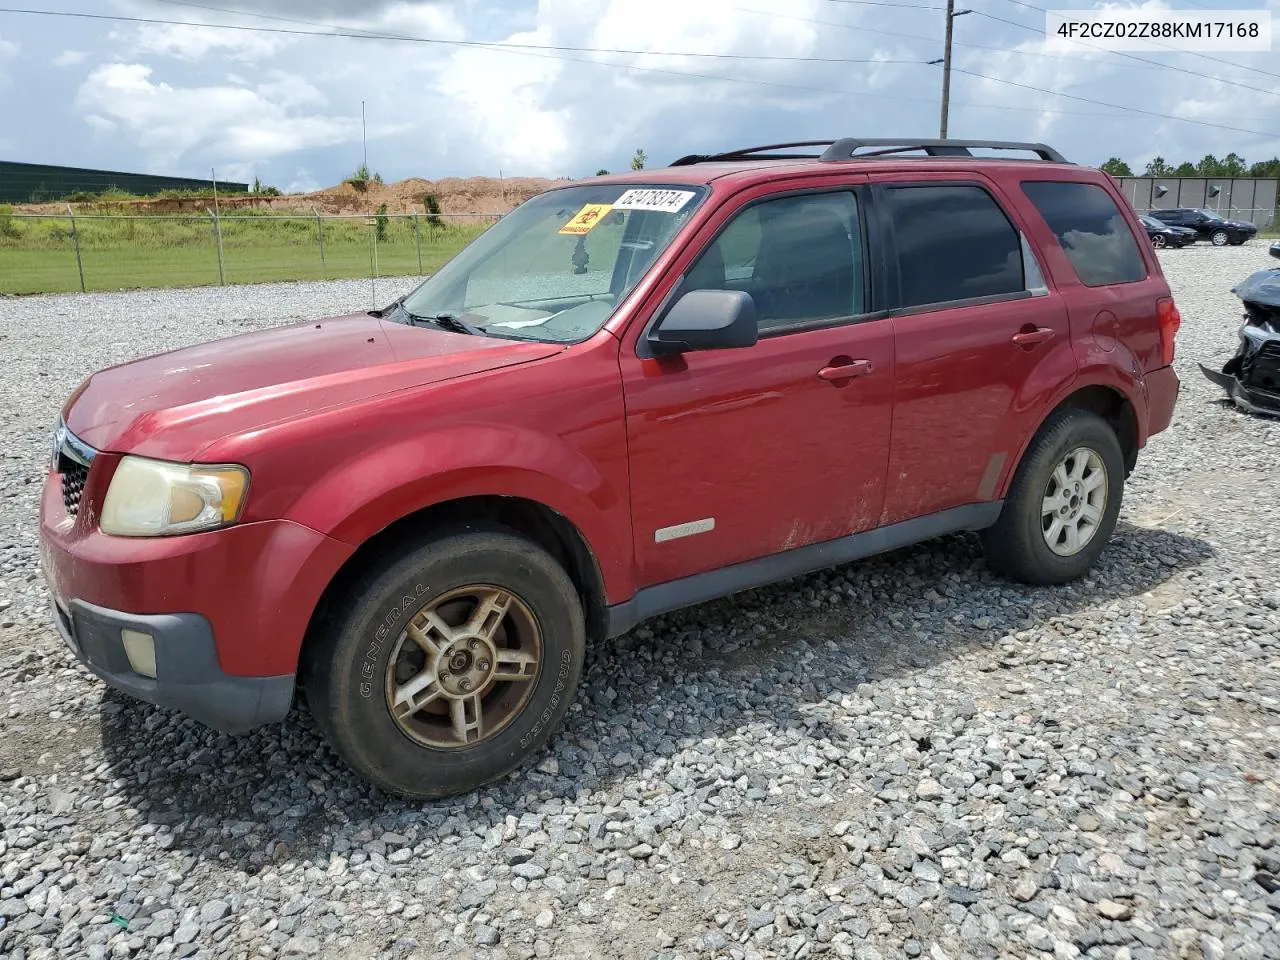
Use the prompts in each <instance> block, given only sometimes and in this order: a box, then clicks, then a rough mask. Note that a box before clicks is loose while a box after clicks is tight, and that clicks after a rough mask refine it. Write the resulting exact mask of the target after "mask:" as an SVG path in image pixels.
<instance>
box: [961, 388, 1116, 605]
mask: <svg viewBox="0 0 1280 960" xmlns="http://www.w3.org/2000/svg"><path fill="white" fill-rule="evenodd" d="M1123 494H1124V454H1123V452H1122V451H1121V449H1120V442H1119V440H1118V439H1117V438H1116V434H1115V431H1114V430H1112V429H1111V426H1110V425H1109V424H1108V423H1107V422H1106V421H1105V420H1103V419H1102V418H1101V417H1099V416H1098V415H1097V414H1094V413H1090V412H1089V411H1087V410H1079V409H1075V408H1070V407H1069V408H1066V409H1063V410H1059V411H1058V412H1056V413H1054V414H1052V415H1051V416H1050V417H1049V419H1048V420H1046V421H1045V423H1044V424H1043V426H1041V428H1040V431H1039V432H1038V433H1037V434H1036V436H1035V438H1034V439H1033V440H1032V441H1031V445H1030V447H1028V448H1027V452H1026V455H1025V456H1024V457H1023V458H1022V462H1021V463H1019V464H1018V470H1017V472H1016V473H1015V474H1014V478H1013V483H1012V485H1011V486H1010V489H1009V495H1008V497H1007V498H1006V499H1005V503H1004V508H1003V509H1002V510H1001V512H1000V517H999V519H998V520H997V521H996V523H995V524H994V525H993V526H991V527H989V528H988V529H986V530H984V531H983V532H982V545H983V551H984V552H985V554H986V557H987V564H988V565H989V566H990V567H991V568H992V569H993V570H995V571H996V572H997V573H1000V574H1002V575H1003V576H1006V577H1009V578H1010V579H1012V580H1017V581H1020V582H1022V583H1030V584H1038V585H1049V584H1062V583H1068V582H1070V581H1072V580H1076V579H1079V578H1080V577H1082V576H1084V575H1085V574H1086V573H1088V572H1089V570H1090V569H1091V568H1092V567H1093V565H1094V563H1095V562H1096V561H1097V559H1098V555H1099V554H1101V553H1102V550H1103V548H1104V547H1105V546H1106V543H1107V541H1108V540H1109V539H1110V537H1111V534H1112V532H1113V531H1114V530H1115V525H1116V520H1117V519H1118V518H1119V516H1120V503H1121V499H1122V497H1123Z"/></svg>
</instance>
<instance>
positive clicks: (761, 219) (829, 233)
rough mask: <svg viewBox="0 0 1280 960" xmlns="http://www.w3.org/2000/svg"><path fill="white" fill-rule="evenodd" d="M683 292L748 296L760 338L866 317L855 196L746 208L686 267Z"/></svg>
mask: <svg viewBox="0 0 1280 960" xmlns="http://www.w3.org/2000/svg"><path fill="white" fill-rule="evenodd" d="M685 289H686V290H707V289H717V290H726V289H727V290H743V291H746V292H747V293H749V294H751V297H752V299H753V300H754V301H755V305H756V315H757V317H759V320H760V330H761V332H762V333H764V332H767V331H769V330H774V329H778V328H782V327H787V326H790V325H792V324H797V323H804V322H807V321H815V320H834V319H838V318H841V317H852V316H857V315H858V314H861V313H865V312H866V309H867V308H866V304H865V299H864V291H863V250H862V227H861V223H860V220H859V215H858V202H857V198H856V197H855V196H854V195H853V194H852V193H830V194H804V195H800V196H792V197H780V198H779V199H777V200H767V201H765V202H763V203H757V204H754V205H753V206H750V207H748V208H747V209H746V210H743V211H742V212H741V213H739V214H738V215H737V216H736V217H734V218H733V219H732V220H731V221H729V223H728V225H727V226H726V227H725V228H724V230H723V231H721V233H720V235H719V237H717V238H716V240H715V242H714V243H712V245H711V246H710V247H709V248H707V250H706V251H705V252H704V253H703V254H702V256H701V257H699V258H698V260H697V261H696V262H695V263H694V265H693V266H692V267H691V268H690V270H689V272H688V274H687V275H686V279H685Z"/></svg>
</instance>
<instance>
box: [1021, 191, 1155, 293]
mask: <svg viewBox="0 0 1280 960" xmlns="http://www.w3.org/2000/svg"><path fill="white" fill-rule="evenodd" d="M1022 190H1023V192H1024V193H1025V194H1026V195H1027V197H1028V198H1029V199H1030V200H1031V202H1032V203H1033V204H1035V207H1036V209H1037V210H1039V211H1040V216H1042V217H1044V221H1045V223H1047V224H1048V225H1049V228H1050V229H1051V230H1053V232H1054V233H1055V234H1056V235H1057V237H1058V242H1059V243H1060V244H1062V249H1063V250H1064V251H1065V252H1066V254H1067V259H1068V260H1070V261H1071V266H1072V267H1073V268H1075V271H1076V276H1078V277H1079V278H1080V282H1081V283H1083V284H1084V285H1085V286H1087V287H1102V286H1106V285H1108V284H1112V283H1132V282H1133V281H1135V280H1143V279H1146V276H1147V267H1146V264H1144V263H1143V262H1142V254H1141V253H1140V252H1139V250H1138V243H1137V241H1136V240H1135V239H1134V237H1133V232H1132V231H1131V230H1130V229H1129V224H1128V223H1127V222H1126V221H1125V218H1124V216H1123V215H1122V214H1121V213H1120V208H1119V207H1117V206H1116V205H1115V201H1113V200H1112V199H1111V196H1110V194H1108V193H1107V191H1105V190H1103V189H1102V187H1100V186H1098V185H1097V184H1093V183H1068V182H1065V181H1035V182H1031V181H1028V182H1025V183H1023V184H1022Z"/></svg>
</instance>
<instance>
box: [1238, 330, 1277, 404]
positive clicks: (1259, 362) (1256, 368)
mask: <svg viewBox="0 0 1280 960" xmlns="http://www.w3.org/2000/svg"><path fill="white" fill-rule="evenodd" d="M1244 373H1245V377H1244V379H1245V381H1246V383H1247V384H1248V385H1249V386H1251V387H1254V388H1255V389H1258V390H1266V391H1268V392H1270V393H1280V342H1277V341H1275V340H1272V341H1269V342H1267V343H1264V344H1263V345H1262V346H1261V347H1259V348H1258V352H1257V353H1256V354H1254V356H1253V360H1252V362H1250V363H1249V364H1248V365H1247V369H1246V370H1245V371H1244Z"/></svg>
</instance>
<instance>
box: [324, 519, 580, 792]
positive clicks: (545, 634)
mask: <svg viewBox="0 0 1280 960" xmlns="http://www.w3.org/2000/svg"><path fill="white" fill-rule="evenodd" d="M585 637H586V628H585V623H584V617H583V610H582V602H581V600H580V598H579V596H578V593H577V591H576V590H575V589H574V586H573V583H572V581H570V579H569V577H568V575H567V574H566V573H565V571H564V570H563V568H561V567H560V565H559V564H557V563H556V561H555V560H554V559H553V558H552V557H551V556H550V554H548V553H547V552H546V551H545V550H543V549H542V548H541V547H539V546H537V545H536V544H534V543H532V542H531V541H529V540H526V539H525V538H523V537H520V536H518V535H515V534H513V533H510V532H506V531H503V530H485V531H481V532H462V533H457V534H452V535H446V536H443V537H441V538H439V539H437V540H434V541H432V542H429V543H427V544H425V545H422V546H418V547H416V548H413V549H410V550H408V551H406V552H403V553H401V554H399V555H397V556H395V557H393V558H391V559H389V560H387V561H386V562H384V563H383V564H382V565H381V566H379V567H376V568H374V569H371V570H370V571H369V573H368V574H367V575H366V576H365V577H364V579H362V580H361V581H360V582H359V583H357V584H355V585H354V586H353V587H352V589H351V590H350V592H349V594H348V596H347V598H346V606H345V609H343V610H341V611H340V612H339V613H338V614H337V615H336V616H335V617H333V618H332V619H331V620H330V621H329V622H327V623H325V624H323V625H322V628H321V631H320V633H319V634H318V637H317V641H316V643H315V645H314V646H313V647H312V649H311V650H310V651H309V653H308V658H307V661H308V662H307V664H306V669H305V671H304V679H303V683H304V688H305V690H306V695H307V702H308V704H309V705H310V708H311V711H312V713H313V715H314V716H315V718H316V722H317V724H318V726H319V727H320V729H321V731H322V732H323V733H324V735H325V737H326V739H328V740H329V742H330V743H331V744H332V745H333V747H334V749H335V750H336V751H337V752H338V754H339V755H340V756H341V757H342V759H343V760H344V761H345V762H346V763H347V764H348V765H349V766H351V768H352V769H354V770H355V771H356V772H357V773H359V774H360V775H361V776H362V777H364V778H365V779H367V780H368V781H370V782H371V783H373V784H375V785H376V786H378V787H380V788H382V789H383V790H386V791H387V792H389V793H393V794H398V795H401V796H406V797H416V798H429V797H443V796H451V795H454V794H459V793H465V792H468V791H471V790H474V789H476V788H478V787H481V786H483V785H484V784H486V783H490V782H492V781H494V780H497V779H499V778H500V777H502V776H505V775H506V774H509V773H511V772H513V771H514V770H516V769H518V768H519V767H521V766H523V765H524V763H525V761H527V760H528V759H529V758H531V757H532V756H534V755H535V754H537V753H538V752H540V751H541V750H542V748H543V747H544V746H545V745H546V743H547V742H548V740H550V738H551V736H552V734H553V733H555V732H556V730H557V729H558V728H559V726H560V724H561V722H562V721H563V719H564V716H565V714H566V712H567V711H568V709H569V705H570V703H571V702H572V700H573V695H574V691H575V689H576V688H577V685H578V680H579V678H580V677H581V674H582V662H583V654H584V649H585Z"/></svg>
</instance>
